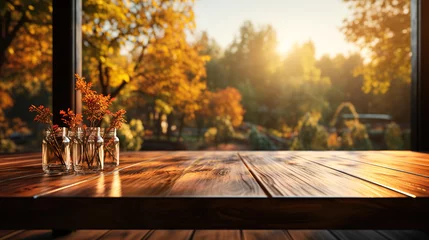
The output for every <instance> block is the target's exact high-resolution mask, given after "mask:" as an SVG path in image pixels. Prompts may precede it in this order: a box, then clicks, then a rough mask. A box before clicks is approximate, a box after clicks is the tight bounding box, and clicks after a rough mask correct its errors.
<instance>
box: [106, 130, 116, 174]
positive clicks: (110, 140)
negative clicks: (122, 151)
mask: <svg viewBox="0 0 429 240" xmlns="http://www.w3.org/2000/svg"><path fill="white" fill-rule="evenodd" d="M103 139H104V166H106V167H116V166H119V138H118V137H117V136H116V128H113V129H106V130H105V131H104V134H103Z"/></svg>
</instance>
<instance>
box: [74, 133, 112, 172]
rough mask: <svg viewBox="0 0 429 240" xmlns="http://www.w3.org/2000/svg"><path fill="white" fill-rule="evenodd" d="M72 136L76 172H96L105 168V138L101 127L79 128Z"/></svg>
mask: <svg viewBox="0 0 429 240" xmlns="http://www.w3.org/2000/svg"><path fill="white" fill-rule="evenodd" d="M69 136H72V154H71V155H72V157H73V166H74V170H75V172H76V173H83V174H85V173H94V172H98V171H101V170H103V169H104V148H103V145H104V144H103V143H104V141H103V138H102V137H101V135H100V128H99V127H94V128H77V129H76V130H75V131H74V133H72V134H69Z"/></svg>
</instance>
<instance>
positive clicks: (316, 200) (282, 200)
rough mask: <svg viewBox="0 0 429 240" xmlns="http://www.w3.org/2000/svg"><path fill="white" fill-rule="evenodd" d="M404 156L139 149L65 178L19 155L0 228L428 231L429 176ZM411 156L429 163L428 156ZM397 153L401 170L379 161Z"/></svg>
mask: <svg viewBox="0 0 429 240" xmlns="http://www.w3.org/2000/svg"><path fill="white" fill-rule="evenodd" d="M352 153H353V152H352ZM352 153H350V154H352ZM335 154H337V153H335ZM344 154H345V155H344V156H346V155H347V154H348V153H347V152H345V153H344ZM376 154H379V155H376ZM389 154H390V155H389ZM395 154H396V155H395ZM398 154H399V153H398ZM398 154H397V153H392V152H386V153H384V152H383V153H374V157H371V156H367V155H365V158H368V161H371V159H375V160H374V161H377V162H375V163H373V164H368V163H363V162H362V161H361V160H353V159H350V157H335V156H334V157H332V155H328V154H326V153H324V152H242V153H240V155H241V156H242V158H238V157H237V156H238V155H236V154H235V153H233V152H136V153H123V154H122V155H121V159H122V160H121V165H120V166H119V167H118V168H112V169H106V171H105V172H104V173H101V174H93V175H78V176H73V175H69V176H59V177H54V176H44V175H42V176H39V175H34V176H31V175H26V174H29V173H32V171H33V169H32V166H29V165H30V164H35V163H34V162H33V163H31V161H30V162H27V163H26V162H25V161H28V159H27V160H25V159H26V158H18V160H20V161H22V162H24V163H23V164H19V163H13V164H12V163H11V164H7V165H5V168H2V167H0V189H1V191H0V206H2V207H1V208H0V216H8V217H7V218H0V228H4V229H23V228H27V229H46V228H50V229H51V228H56V229H178V230H180V229H242V228H245V229H246V228H248V229H424V228H426V227H427V226H429V219H428V218H421V219H420V218H418V217H416V216H427V215H429V208H427V206H428V205H429V198H428V197H427V192H428V191H427V186H428V182H427V181H429V179H428V178H426V177H422V176H417V175H416V174H410V173H406V171H405V168H403V169H399V167H401V168H402V167H406V166H405V165H403V160H399V159H398V158H399V156H400V157H403V156H402V155H398ZM409 154H410V156H412V157H414V158H417V159H418V163H413V164H414V165H418V166H425V164H424V162H425V161H426V160H425V157H427V156H428V155H427V154H414V153H411V152H410V153H409ZM352 155H353V156H358V155H359V153H353V154H352ZM385 155H388V156H391V155H392V156H393V157H385V158H383V159H379V158H378V157H376V156H385ZM15 157H17V156H15ZM391 158H393V159H398V160H394V161H392V162H394V164H396V165H395V167H397V168H398V169H397V170H394V169H391V168H392V167H390V168H389V167H387V165H386V166H377V165H381V164H390V162H389V159H391ZM9 160H10V161H12V160H13V159H9ZM9 160H7V161H5V162H4V163H6V162H8V161H9ZM15 160H16V159H15ZM380 161H381V162H380ZM415 161H417V160H415ZM0 162H1V161H0ZM37 162H39V160H37ZM26 164H28V165H26ZM37 164H39V163H37ZM398 164H399V165H398ZM401 164H402V165H401ZM414 165H413V166H414ZM389 166H393V165H389ZM11 169H15V171H16V172H14V171H12V170H11ZM407 171H411V170H410V169H408V170H407ZM416 171H420V172H419V174H420V175H424V174H426V172H425V169H424V168H422V167H419V170H416ZM8 172H10V173H11V174H10V175H8V174H9V173H8ZM413 173H414V172H413ZM2 174H4V175H2ZM427 175H428V174H427ZM2 176H4V178H3V180H1V179H2V178H1V177H2ZM20 176H26V177H25V178H22V177H20ZM417 193H418V194H417ZM264 194H265V195H264ZM413 194H415V195H417V196H418V198H411V197H412V196H414V195H413ZM425 194H426V195H425ZM89 212H90V213H91V214H88V213H89ZM65 216H66V217H65ZM350 216H353V217H350ZM39 233H40V232H39ZM109 233H111V234H114V233H113V232H107V233H106V234H105V235H103V236H104V237H106V236H108V234H109ZM134 233H135V234H137V235H139V234H142V232H140V233H138V232H134ZM154 233H156V231H154V232H150V234H149V233H145V235H144V237H150V236H152V234H154ZM244 233H245V232H243V234H242V235H241V236H242V237H244V236H245V235H244ZM316 233H317V234H315V233H313V235H314V234H315V235H316V236H318V235H320V234H322V236H325V235H326V234H325V233H318V232H316ZM20 234H21V233H20ZM42 234H44V233H42ZM156 234H161V232H160V233H156ZM165 234H169V233H168V232H167V233H165ZM195 234H196V232H195ZM195 234H194V236H195ZM200 234H201V233H200ZM264 234H269V233H264ZM161 235H162V234H161ZM203 235H204V234H203ZM274 235H275V234H274ZM286 235H287V234H286ZM298 235H299V236H301V235H302V236H304V237H305V236H307V235H308V233H300V234H298ZM298 235H297V236H298ZM331 235H332V234H331ZM380 235H383V234H381V233H380ZM126 236H128V235H126ZM139 236H140V235H139ZM154 236H156V235H154ZM215 236H216V234H215ZM249 236H254V237H258V236H259V235H258V234H255V233H253V234H250V235H249ZM279 236H280V235H279ZM287 236H288V235H287ZM326 236H329V234H328V235H326ZM377 236H378V235H377ZM383 236H384V235H383Z"/></svg>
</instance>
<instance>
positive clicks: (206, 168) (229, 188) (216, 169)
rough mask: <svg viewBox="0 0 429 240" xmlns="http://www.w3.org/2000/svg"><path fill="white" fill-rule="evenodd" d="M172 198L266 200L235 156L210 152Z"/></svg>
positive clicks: (187, 174) (180, 181)
mask: <svg viewBox="0 0 429 240" xmlns="http://www.w3.org/2000/svg"><path fill="white" fill-rule="evenodd" d="M168 195H169V196H192V197H220V196H222V197H228V196H229V197H250V196H252V197H256V196H258V197H266V195H265V193H264V191H263V190H262V189H261V187H260V186H259V185H258V183H257V182H256V180H255V179H254V178H253V176H252V175H251V173H250V172H249V170H248V169H247V168H246V166H245V165H244V164H243V162H242V161H241V159H240V158H239V156H238V155H237V153H236V152H216V153H215V152H211V153H206V155H205V156H204V157H202V158H200V159H198V160H197V161H195V162H193V163H192V165H190V166H189V167H188V168H187V169H186V170H185V171H184V173H183V174H182V175H181V176H180V177H179V178H178V179H177V180H176V181H175V182H174V185H173V187H172V188H171V190H170V192H169V193H168Z"/></svg>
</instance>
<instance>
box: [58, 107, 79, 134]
mask: <svg viewBox="0 0 429 240" xmlns="http://www.w3.org/2000/svg"><path fill="white" fill-rule="evenodd" d="M60 114H61V115H62V116H63V117H62V118H61V120H63V122H64V123H65V124H66V125H67V126H68V127H69V128H71V129H74V128H76V127H77V126H79V125H80V124H81V123H82V114H75V113H74V112H73V110H71V109H70V108H68V109H67V112H66V111H64V110H61V111H60Z"/></svg>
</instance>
